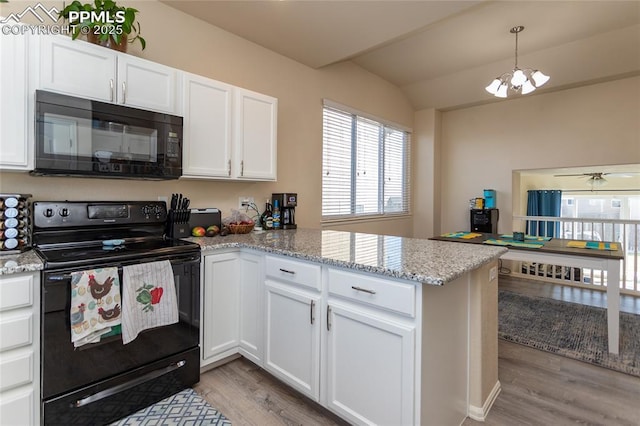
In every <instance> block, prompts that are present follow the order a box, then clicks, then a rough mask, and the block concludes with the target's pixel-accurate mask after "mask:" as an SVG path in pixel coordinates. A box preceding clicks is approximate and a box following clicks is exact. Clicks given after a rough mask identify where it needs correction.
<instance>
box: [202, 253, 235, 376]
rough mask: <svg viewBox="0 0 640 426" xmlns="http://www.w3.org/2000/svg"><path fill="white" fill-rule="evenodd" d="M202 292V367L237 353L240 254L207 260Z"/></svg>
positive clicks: (208, 258) (225, 254) (220, 255)
mask: <svg viewBox="0 0 640 426" xmlns="http://www.w3.org/2000/svg"><path fill="white" fill-rule="evenodd" d="M203 267H204V279H203V280H202V281H203V289H202V293H201V294H202V300H203V302H202V303H203V309H202V317H203V321H202V323H201V324H202V325H201V329H202V365H206V364H210V363H212V362H214V361H218V360H220V359H222V358H225V357H227V356H229V355H233V354H235V353H237V352H238V345H239V315H238V309H239V306H240V303H239V302H240V286H239V285H238V275H239V273H240V254H239V253H238V252H231V253H221V254H212V255H208V256H205V257H204V262H203Z"/></svg>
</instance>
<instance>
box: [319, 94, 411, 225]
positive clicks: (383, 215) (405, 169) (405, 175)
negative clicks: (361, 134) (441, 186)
mask: <svg viewBox="0 0 640 426" xmlns="http://www.w3.org/2000/svg"><path fill="white" fill-rule="evenodd" d="M327 109H329V110H335V111H337V112H339V113H343V114H345V115H350V116H351V117H350V120H351V126H350V127H351V134H350V148H349V152H350V157H351V158H350V161H351V168H350V170H351V171H350V177H349V183H350V189H349V196H350V202H349V206H350V207H349V208H350V213H347V214H340V213H336V214H330V215H327V214H325V213H324V210H325V209H324V206H325V196H324V194H325V177H324V176H325V161H326V159H325V142H326V140H325V137H326V128H325V123H324V120H325V111H326V110H327ZM322 117H323V126H322V132H323V137H322V162H323V167H322V189H321V194H322V210H323V211H322V212H321V223H323V224H325V223H337V222H352V221H360V222H368V221H378V220H392V219H398V218H401V217H408V216H411V215H412V210H411V209H412V202H411V201H412V200H411V198H412V193H411V166H412V159H411V148H412V137H411V136H412V130H411V129H410V128H407V127H405V126H402V125H399V124H397V123H394V122H391V121H389V120H384V119H381V118H379V117H376V116H374V115H371V114H369V113H365V112H362V111H358V110H356V109H354V108H351V107H348V106H345V105H342V104H339V103H337V102H333V101H330V100H328V99H324V100H323V108H322ZM359 119H364V120H369V121H373V122H375V124H376V125H379V126H380V127H379V129H380V130H379V136H378V146H377V149H378V161H377V169H378V170H377V172H378V188H377V196H376V198H377V211H376V212H369V213H356V211H357V207H356V206H357V201H356V200H357V185H356V184H355V182H356V178H357V170H356V168H357V163H358V156H357V152H358V143H357V142H358V134H357V127H358V120H359ZM387 129H391V130H392V131H397V132H402V141H403V143H402V153H401V158H402V163H403V166H402V173H401V175H402V177H401V179H402V185H401V193H402V196H401V199H402V200H401V204H402V206H401V210H400V211H385V205H386V204H385V198H386V196H385V185H384V182H385V168H386V166H387V163H386V160H385V154H386V153H385V140H386V137H387V133H388V131H387ZM405 206H406V207H405Z"/></svg>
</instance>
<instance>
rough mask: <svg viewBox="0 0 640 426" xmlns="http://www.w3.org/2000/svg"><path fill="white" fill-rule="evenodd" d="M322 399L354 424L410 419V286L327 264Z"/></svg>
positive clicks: (412, 384) (412, 329)
mask: <svg viewBox="0 0 640 426" xmlns="http://www.w3.org/2000/svg"><path fill="white" fill-rule="evenodd" d="M326 274H327V287H328V288H327V289H328V303H327V326H326V329H325V334H326V371H325V376H324V377H325V378H326V394H325V395H326V404H327V408H329V409H330V410H332V411H334V412H335V413H336V414H338V415H339V416H341V417H343V418H345V419H347V420H349V421H350V422H352V423H354V424H380V425H412V424H414V423H416V422H414V407H415V405H414V395H415V387H416V383H415V379H414V371H415V359H416V350H417V349H416V345H415V339H416V337H415V334H416V323H415V320H414V319H413V318H414V317H415V314H416V297H417V295H416V287H415V286H414V285H412V284H409V283H405V282H399V281H394V280H389V279H383V278H378V277H373V276H369V275H366V274H362V273H358V274H356V273H353V272H350V271H345V270H342V269H335V268H327V269H326Z"/></svg>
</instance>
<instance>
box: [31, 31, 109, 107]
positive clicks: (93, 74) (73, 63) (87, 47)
mask: <svg viewBox="0 0 640 426" xmlns="http://www.w3.org/2000/svg"><path fill="white" fill-rule="evenodd" d="M40 42H41V44H40V49H41V50H40V52H41V53H40V84H39V88H40V89H44V90H51V91H54V92H60V93H65V94H68V95H72V96H79V97H83V98H91V99H96V100H100V101H104V102H115V99H116V84H117V81H116V54H115V52H113V51H112V50H109V49H105V48H104V47H101V46H96V45H93V44H90V43H86V42H83V41H79V40H71V39H70V38H69V37H62V36H42V37H41V40H40Z"/></svg>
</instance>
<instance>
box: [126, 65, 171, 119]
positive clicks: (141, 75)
mask: <svg viewBox="0 0 640 426" xmlns="http://www.w3.org/2000/svg"><path fill="white" fill-rule="evenodd" d="M117 76H118V90H117V93H118V103H119V104H122V105H127V106H130V107H135V108H142V109H148V110H152V111H163V112H166V113H169V114H175V115H180V106H179V103H178V102H177V94H178V93H181V92H179V91H178V82H179V80H178V70H176V69H175V68H171V67H167V66H165V65H161V64H158V63H156V62H151V61H147V60H146V59H141V58H136V57H135V56H131V55H125V54H123V53H118V74H117Z"/></svg>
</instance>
